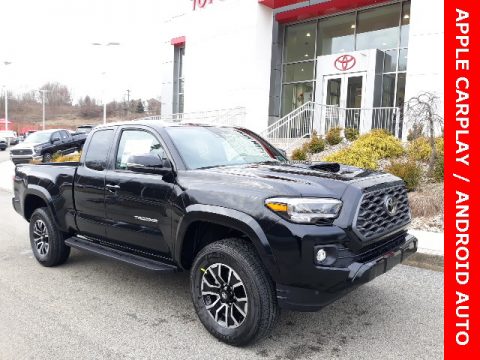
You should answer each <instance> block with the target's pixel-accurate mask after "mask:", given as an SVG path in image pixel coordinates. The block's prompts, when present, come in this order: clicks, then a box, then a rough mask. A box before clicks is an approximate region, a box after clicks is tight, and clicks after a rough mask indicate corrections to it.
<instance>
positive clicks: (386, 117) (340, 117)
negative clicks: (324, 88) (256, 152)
mask: <svg viewBox="0 0 480 360" xmlns="http://www.w3.org/2000/svg"><path fill="white" fill-rule="evenodd" d="M400 115H401V113H400V108H398V107H375V108H341V107H339V106H334V105H325V104H319V103H316V102H313V101H308V102H306V103H305V104H303V105H301V106H300V107H298V108H296V109H294V110H293V111H291V112H290V113H288V114H287V115H285V116H284V117H282V118H280V119H279V120H277V121H276V122H274V123H273V124H271V125H270V126H268V127H267V128H266V129H265V130H263V131H262V132H261V133H260V134H261V135H262V136H263V137H265V138H268V139H269V140H270V141H271V142H272V143H274V144H275V145H277V146H279V147H280V146H283V148H285V149H287V148H291V147H292V144H293V143H296V142H297V139H305V138H306V137H309V136H310V135H311V134H312V133H313V131H316V132H317V133H318V134H319V135H323V134H326V133H327V132H328V131H329V130H330V129H331V128H333V127H340V128H342V129H345V128H346V127H351V128H356V129H358V130H359V132H360V133H363V132H367V131H370V130H371V129H375V128H381V129H386V130H388V131H390V132H391V133H393V134H394V135H395V136H397V137H399V135H400V133H399V132H400V121H401V119H400Z"/></svg>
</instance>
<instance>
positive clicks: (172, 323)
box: [0, 153, 443, 360]
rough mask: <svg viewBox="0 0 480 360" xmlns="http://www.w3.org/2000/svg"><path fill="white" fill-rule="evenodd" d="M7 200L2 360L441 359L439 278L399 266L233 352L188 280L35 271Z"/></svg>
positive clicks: (0, 286)
mask: <svg viewBox="0 0 480 360" xmlns="http://www.w3.org/2000/svg"><path fill="white" fill-rule="evenodd" d="M4 154H5V153H2V154H1V157H2V159H0V160H6V159H5V156H4ZM0 176H5V174H0ZM10 199H11V193H9V192H8V191H4V190H0V214H1V216H0V229H1V230H0V359H2V360H3V359H5V360H6V359H27V358H35V359H52V358H58V359H99V358H104V359H123V358H127V359H150V358H151V359H153V358H156V359H177V358H178V359H206V358H208V359H227V358H234V359H254V358H259V359H315V358H318V359H320V358H322V359H331V358H341V359H394V358H395V359H399V358H402V359H440V358H443V273H440V272H433V271H429V270H424V269H418V268H414V267H409V266H403V265H400V266H398V267H397V268H395V269H393V270H392V271H391V272H389V273H388V274H386V275H384V276H381V277H380V278H377V279H376V280H374V281H373V282H371V283H369V284H367V285H365V286H363V287H361V288H359V289H357V290H356V291H354V292H353V293H351V294H350V295H348V296H346V297H345V298H343V299H342V300H340V301H338V302H336V303H334V304H332V305H330V306H329V307H327V308H326V309H324V310H323V311H321V312H318V313H294V312H283V313H282V316H281V318H280V321H279V323H278V324H277V326H276V328H275V329H274V331H273V333H272V334H271V335H270V336H269V337H268V338H267V339H264V340H262V341H261V342H259V343H256V344H254V345H251V346H249V347H246V348H234V347H230V346H228V345H225V344H223V343H220V342H218V341H217V340H216V339H214V338H213V337H212V336H210V335H209V334H208V333H207V331H206V330H204V328H203V327H202V325H201V324H200V322H199V321H198V320H197V317H196V314H195V313H194V310H193V307H192V304H191V301H190V295H189V281H188V274H186V273H177V274H156V273H153V272H148V271H146V270H142V269H137V268H134V267H131V266H128V265H125V264H121V263H117V262H114V261H113V260H108V259H104V258H101V257H97V256H93V255H90V254H86V253H80V252H78V251H75V250H73V251H72V255H71V256H70V259H69V261H68V262H67V263H66V264H65V265H63V266H61V267H58V268H44V267H42V266H40V265H39V264H38V263H37V262H36V261H35V260H34V259H33V255H32V253H31V251H30V249H29V241H28V232H27V223H26V222H25V221H24V220H23V219H22V218H21V217H20V216H19V215H17V214H16V213H15V212H14V211H13V209H12V208H11V202H10Z"/></svg>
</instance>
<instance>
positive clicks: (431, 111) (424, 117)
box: [406, 92, 443, 175]
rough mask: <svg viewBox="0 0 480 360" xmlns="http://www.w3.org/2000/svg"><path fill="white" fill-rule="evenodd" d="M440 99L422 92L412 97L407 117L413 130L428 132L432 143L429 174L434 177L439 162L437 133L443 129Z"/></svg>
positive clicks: (407, 109) (408, 104)
mask: <svg viewBox="0 0 480 360" xmlns="http://www.w3.org/2000/svg"><path fill="white" fill-rule="evenodd" d="M439 101H440V98H439V97H438V96H437V95H435V94H432V93H430V92H422V93H420V94H419V95H417V96H415V97H412V98H411V99H410V100H408V101H407V103H406V115H407V118H408V120H409V122H410V123H412V128H417V129H418V128H422V129H425V131H426V132H427V136H428V138H429V141H430V148H431V154H430V160H429V163H428V174H429V175H432V174H433V170H434V168H435V161H436V160H437V150H436V147H435V131H436V130H441V129H442V127H443V117H441V116H440V115H439V114H438V103H439Z"/></svg>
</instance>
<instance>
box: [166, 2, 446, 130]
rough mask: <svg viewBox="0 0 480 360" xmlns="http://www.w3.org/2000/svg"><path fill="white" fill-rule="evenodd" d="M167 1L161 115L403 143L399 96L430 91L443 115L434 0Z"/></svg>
mask: <svg viewBox="0 0 480 360" xmlns="http://www.w3.org/2000/svg"><path fill="white" fill-rule="evenodd" d="M170 3H171V4H172V3H173V2H170ZM174 4H175V13H174V14H172V15H171V16H168V18H167V19H166V20H165V23H164V24H163V25H164V26H163V30H162V34H161V39H162V46H163V49H162V50H163V51H162V53H163V54H164V59H163V61H162V64H161V67H162V70H161V71H162V77H163V82H162V94H161V95H162V113H163V117H164V118H176V119H178V118H183V119H185V120H187V121H205V122H207V121H211V122H217V123H226V124H235V125H242V126H246V127H248V128H250V129H252V130H255V131H258V132H262V133H263V134H264V135H265V136H267V137H269V138H277V139H282V138H292V139H295V138H297V139H298V138H301V137H307V136H309V134H310V133H311V132H312V131H313V130H316V131H317V132H318V133H320V134H323V133H325V132H326V131H327V130H328V129H329V128H331V127H334V126H340V127H342V128H348V127H353V128H357V129H358V130H359V131H360V132H366V131H369V130H370V129H372V128H385V129H387V130H389V131H391V132H392V133H394V134H396V135H397V136H398V137H405V135H406V133H407V130H408V127H409V124H410V121H408V119H407V116H406V114H405V111H404V109H405V103H406V102H407V101H408V100H409V99H410V98H412V97H415V96H417V95H419V94H420V93H422V92H430V93H433V94H435V95H437V96H438V98H439V99H440V100H439V104H437V105H438V107H439V109H440V111H441V112H443V111H442V110H441V109H443V103H442V102H443V56H444V55H443V2H441V1H438V0H411V1H385V0H176V1H175V2H174Z"/></svg>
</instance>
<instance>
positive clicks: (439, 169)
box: [433, 154, 444, 182]
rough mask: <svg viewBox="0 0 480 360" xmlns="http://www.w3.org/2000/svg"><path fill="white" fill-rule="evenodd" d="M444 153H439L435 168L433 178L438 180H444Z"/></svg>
mask: <svg viewBox="0 0 480 360" xmlns="http://www.w3.org/2000/svg"><path fill="white" fill-rule="evenodd" d="M443 160H444V159H443V154H439V155H438V157H437V161H435V167H434V168H433V180H435V181H436V182H442V181H443V178H444V163H443Z"/></svg>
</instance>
